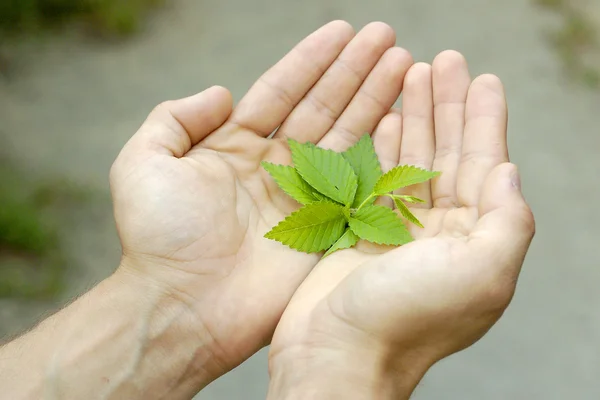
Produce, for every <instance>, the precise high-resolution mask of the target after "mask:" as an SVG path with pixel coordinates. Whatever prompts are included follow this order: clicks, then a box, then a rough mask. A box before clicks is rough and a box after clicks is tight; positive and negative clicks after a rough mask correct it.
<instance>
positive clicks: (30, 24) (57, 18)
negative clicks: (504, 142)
mask: <svg viewBox="0 0 600 400" xmlns="http://www.w3.org/2000/svg"><path fill="white" fill-rule="evenodd" d="M160 3H162V1H160V0H0V32H2V33H3V34H5V35H13V36H14V35H18V34H22V33H30V32H34V31H38V30H43V29H48V28H56V27H61V26H63V25H64V24H66V23H68V22H72V21H78V22H83V23H85V24H86V25H87V26H88V27H91V28H93V29H94V30H95V31H96V33H101V34H110V35H114V34H117V35H124V34H129V33H132V32H134V31H136V30H137V29H138V28H139V26H140V23H141V20H142V19H143V16H144V14H145V12H146V11H148V10H149V9H150V8H152V7H155V6H157V5H159V4H160Z"/></svg>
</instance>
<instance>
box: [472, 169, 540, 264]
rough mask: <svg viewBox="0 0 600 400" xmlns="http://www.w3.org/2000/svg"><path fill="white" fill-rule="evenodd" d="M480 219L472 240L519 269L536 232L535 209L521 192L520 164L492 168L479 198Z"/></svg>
mask: <svg viewBox="0 0 600 400" xmlns="http://www.w3.org/2000/svg"><path fill="white" fill-rule="evenodd" d="M479 216H480V217H479V221H478V222H477V224H476V225H475V228H474V229H473V231H472V232H471V234H470V235H469V239H470V240H469V242H470V244H472V245H474V246H481V247H480V249H479V250H480V251H481V250H483V253H482V254H486V255H488V256H489V257H490V259H493V260H494V262H495V263H497V265H498V267H499V268H509V269H511V270H510V271H498V272H507V273H511V272H513V273H518V271H519V270H520V268H521V265H522V264H523V260H524V258H525V254H526V253H527V250H528V248H529V245H530V243H531V240H532V239H533V236H534V234H535V221H534V218H533V213H532V212H531V209H530V208H529V206H528V205H527V202H526V201H525V198H524V197H523V194H522V193H521V180H520V176H519V172H518V170H517V167H516V166H515V165H513V164H510V163H503V164H500V165H498V166H497V167H496V168H494V169H493V170H492V172H490V174H489V175H488V177H487V178H486V181H485V183H484V187H483V192H482V194H481V198H480V199H479Z"/></svg>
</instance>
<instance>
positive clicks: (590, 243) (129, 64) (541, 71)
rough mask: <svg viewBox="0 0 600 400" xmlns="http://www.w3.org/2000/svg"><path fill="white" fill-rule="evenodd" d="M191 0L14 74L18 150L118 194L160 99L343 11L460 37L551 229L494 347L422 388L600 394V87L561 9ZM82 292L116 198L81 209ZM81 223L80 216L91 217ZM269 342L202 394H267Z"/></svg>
mask: <svg viewBox="0 0 600 400" xmlns="http://www.w3.org/2000/svg"><path fill="white" fill-rule="evenodd" d="M352 4H353V5H352V6H350V3H349V2H347V1H342V0H326V1H323V0H305V1H302V2H298V1H293V2H292V1H277V2H276V1H275V0H254V1H248V0H204V1H200V2H198V1H192V0H187V1H183V0H182V1H180V2H179V5H178V6H177V7H174V8H173V9H171V10H166V11H165V12H163V13H161V14H159V15H158V16H157V17H156V18H155V19H154V20H153V21H152V23H151V24H149V26H148V29H147V32H145V34H144V35H141V36H139V37H138V38H135V39H133V40H131V41H128V42H127V43H123V44H119V45H99V44H94V45H90V44H89V43H88V44H82V43H81V42H80V41H78V40H77V39H73V40H70V39H69V40H61V41H59V42H57V43H54V44H53V45H52V46H51V47H49V49H47V50H42V51H39V52H37V53H36V54H35V57H30V61H33V63H31V62H30V63H26V64H23V66H24V67H23V68H18V71H17V76H15V77H14V79H12V80H10V81H8V82H3V83H0V84H2V85H3V88H2V90H0V105H1V107H0V121H1V123H0V129H1V130H2V131H5V132H10V138H9V142H8V143H3V146H4V147H5V148H9V149H11V150H10V151H11V152H12V153H13V155H14V156H17V157H19V158H20V159H21V160H22V163H23V165H26V166H27V167H28V168H31V169H32V170H37V171H46V172H56V173H59V174H67V175H68V176H69V177H71V178H73V179H75V180H78V181H80V182H85V183H86V184H90V185H93V186H94V187H96V188H97V189H98V190H99V191H100V192H102V193H104V194H106V193H107V190H108V182H107V176H108V170H109V167H110V164H111V163H112V160H113V159H114V158H115V157H116V155H117V153H118V151H119V149H120V148H121V146H122V145H123V144H124V143H125V141H126V140H127V138H128V137H129V136H130V135H131V134H132V133H133V132H134V131H135V130H136V128H137V126H138V125H139V124H140V122H141V121H142V119H143V118H144V117H145V116H146V114H147V113H148V112H149V111H150V109H151V108H152V107H153V106H154V105H155V104H157V103H158V102H160V101H162V100H165V99H168V98H175V97H181V96H184V95H187V94H191V93H194V92H197V91H199V90H202V89H204V88H206V87H208V86H211V85H212V84H221V85H224V86H227V87H229V88H230V89H231V90H232V91H233V93H234V95H235V97H236V98H237V99H239V98H240V96H241V94H242V93H243V92H244V91H245V90H246V89H247V88H248V87H249V85H250V84H251V83H252V81H253V80H254V79H255V78H256V77H257V76H258V75H259V74H260V73H261V72H262V71H263V70H264V69H265V68H267V67H268V66H269V65H270V64H271V63H273V62H274V61H276V60H277V59H278V58H279V57H280V56H281V55H282V54H283V53H284V52H286V51H287V49H288V48H289V47H290V46H291V45H293V44H294V43H295V42H296V41H298V40H299V39H300V38H301V37H302V36H303V35H305V34H307V33H309V32H311V31H312V30H313V29H314V28H317V27H318V26H320V25H321V24H323V23H325V22H327V21H329V20H332V19H337V18H342V19H346V20H348V21H350V22H352V23H353V24H354V25H355V26H356V27H360V26H362V25H364V24H365V23H367V22H369V21H371V20H383V21H386V22H388V23H390V24H391V25H392V26H393V27H394V28H395V29H396V30H397V33H398V44H399V45H401V46H403V47H406V48H408V49H409V50H411V51H412V52H413V54H414V56H415V58H416V59H418V60H424V61H431V59H432V57H433V56H434V55H435V54H436V53H437V52H439V51H441V50H444V49H447V48H454V49H457V50H460V51H462V52H463V53H464V54H465V55H466V56H467V58H468V59H469V60H470V65H471V70H472V73H473V74H478V73H483V72H493V73H496V74H498V75H499V76H500V77H501V78H502V79H503V81H504V82H505V84H506V88H507V93H508V96H509V106H510V114H511V119H510V147H511V151H512V155H513V160H514V161H515V162H517V163H518V164H519V165H520V169H521V171H522V174H523V181H524V187H525V191H526V194H527V197H528V199H529V201H530V203H531V204H532V206H533V208H534V211H535V213H536V217H537V224H538V232H539V233H538V235H537V237H536V240H535V242H534V245H533V247H532V250H531V253H530V255H529V257H528V259H527V262H526V266H525V269H524V271H523V274H522V280H521V282H520V285H519V289H518V293H517V295H516V297H515V300H514V303H513V305H512V306H511V308H510V309H509V310H508V312H507V313H506V315H505V318H504V319H503V320H502V322H501V323H499V325H498V326H497V327H496V328H494V329H493V330H492V332H491V333H490V334H489V336H487V337H486V338H485V339H484V340H482V341H481V342H480V343H479V344H477V345H476V346H475V347H473V348H472V349H470V350H468V351H466V352H463V353H461V354H459V355H456V356H455V357H452V358H451V359H449V360H446V361H444V362H442V363H440V365H438V366H436V367H435V368H434V369H433V370H432V371H431V372H430V374H429V375H428V376H427V377H426V379H425V380H424V381H423V383H422V385H421V387H420V388H419V389H418V391H417V394H416V395H415V398H416V399H432V398H433V399H435V398H444V399H461V400H469V399H473V400H475V399H486V400H495V399H507V398H513V399H544V400H554V399H556V400H564V399H567V398H573V399H595V398H600V383H598V382H599V381H598V379H597V378H598V376H600V351H597V349H598V348H599V346H600V313H599V312H598V311H597V310H598V305H599V304H600V291H598V290H597V287H598V283H599V282H600V269H599V268H598V265H600V256H598V254H597V252H595V251H594V250H595V247H596V246H597V243H598V242H600V228H599V226H600V214H599V213H598V212H597V205H598V204H600V183H595V182H598V179H599V178H598V171H600V168H599V167H600V160H599V159H598V158H597V151H598V150H597V149H598V148H599V146H600V135H598V126H597V124H598V117H597V116H598V107H599V105H600V97H599V96H598V95H597V94H595V93H593V92H591V91H589V90H587V89H585V88H582V87H579V86H576V85H573V84H570V83H568V80H567V79H565V78H564V77H563V76H561V69H560V67H559V62H558V60H557V58H556V55H555V54H554V53H553V52H552V51H551V50H550V49H549V47H548V46H547V45H546V42H545V40H544V35H543V32H544V31H545V30H546V29H547V28H551V27H552V26H554V25H556V23H557V19H556V17H555V16H552V15H551V14H549V13H546V12H543V11H541V10H539V9H537V8H534V7H533V6H531V5H529V3H528V2H524V1H522V0H504V1H497V0H462V1H452V2H450V1H446V0H430V1H427V2H425V1H416V0H411V1H403V2H399V1H396V2H391V1H388V0H374V1H370V2H360V3H352ZM74 217H77V218H79V219H77V218H75V222H73V223H72V224H70V225H69V227H70V228H69V229H70V230H68V234H67V236H66V239H67V240H68V241H69V244H70V248H71V249H72V253H73V257H74V260H75V264H74V266H72V268H73V270H74V271H75V272H76V274H75V275H74V279H73V283H72V285H71V288H70V293H69V294H71V295H72V294H76V293H79V292H81V291H82V290H83V289H84V288H85V287H86V286H88V285H90V284H91V283H93V282H95V281H96V280H98V279H101V278H102V277H103V276H106V275H107V274H109V273H110V271H111V270H112V269H113V268H114V267H115V266H116V263H117V260H118V255H119V248H118V243H117V241H116V238H115V235H114V232H113V228H112V220H111V218H112V217H111V214H110V202H109V200H108V199H107V198H106V197H104V198H103V199H101V200H98V204H97V205H96V206H95V208H94V214H89V213H88V212H82V215H78V216H74ZM76 221H78V222H76ZM0 307H1V308H0V318H1V321H2V322H1V329H2V331H3V332H8V331H15V330H17V329H19V328H20V327H24V326H27V325H29V324H30V323H31V322H32V321H33V320H34V319H35V318H36V316H37V315H38V314H39V313H40V312H41V311H42V310H43V309H45V307H46V306H45V305H35V304H14V303H11V304H9V302H3V303H0ZM265 354H266V353H265V352H262V353H261V354H259V355H258V356H256V357H255V358H253V359H252V360H250V361H249V362H247V363H246V364H244V365H243V366H242V367H240V368H239V369H238V370H236V371H234V372H233V373H232V374H230V375H228V376H227V377H226V378H224V379H221V380H219V381H217V382H215V383H214V384H213V385H211V386H210V387H209V388H208V389H207V390H206V391H205V392H203V394H202V395H200V396H199V398H200V399H214V400H216V399H237V398H240V399H241V398H243V399H262V398H264V396H265V392H266V382H267V374H266V357H265Z"/></svg>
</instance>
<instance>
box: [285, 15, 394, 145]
mask: <svg viewBox="0 0 600 400" xmlns="http://www.w3.org/2000/svg"><path fill="white" fill-rule="evenodd" d="M395 40H396V36H395V33H394V30H393V29H392V28H390V27H389V26H388V25H386V24H383V23H380V22H375V23H371V24H369V25H367V26H366V27H365V28H363V29H362V30H361V31H360V32H359V33H358V34H357V35H356V37H355V38H354V39H352V41H351V42H350V43H349V44H348V45H347V46H346V48H345V49H344V50H343V51H342V53H341V54H340V56H339V57H338V58H337V59H336V60H335V61H334V63H333V64H332V65H331V67H330V68H329V69H328V70H327V72H326V73H325V74H324V75H323V77H322V78H321V79H320V80H319V81H318V82H317V83H316V84H315V86H314V87H313V88H312V89H311V90H310V91H309V92H308V94H307V95H306V97H305V98H304V99H303V100H302V101H300V103H299V104H298V106H296V108H295V109H294V110H293V111H292V113H291V114H290V115H289V116H288V117H287V119H286V120H285V122H284V123H283V125H282V126H281V127H280V128H279V129H278V130H277V133H276V134H275V136H276V137H288V138H292V139H295V140H297V141H299V142H302V143H303V142H307V141H310V142H313V143H316V142H318V141H319V140H320V139H321V138H322V137H323V135H325V133H326V132H327V131H328V130H329V129H330V128H331V127H332V126H333V124H334V123H335V121H336V120H337V119H338V117H339V116H340V115H341V114H342V112H343V111H344V109H345V108H346V106H347V105H348V103H350V101H351V100H352V98H353V97H354V95H355V93H356V91H357V90H358V89H359V88H360V86H361V85H362V83H363V81H364V80H365V78H366V77H367V75H368V74H369V73H370V72H371V70H372V69H373V67H375V65H376V64H377V62H378V61H379V59H380V58H381V56H382V55H383V53H384V52H385V51H386V50H387V49H389V48H390V47H392V46H393V45H394V42H395Z"/></svg>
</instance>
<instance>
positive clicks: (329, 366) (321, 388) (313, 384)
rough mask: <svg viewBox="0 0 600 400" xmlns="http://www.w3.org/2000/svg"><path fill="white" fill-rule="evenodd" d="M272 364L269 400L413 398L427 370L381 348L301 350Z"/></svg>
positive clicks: (397, 399)
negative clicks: (393, 355) (413, 393)
mask: <svg viewBox="0 0 600 400" xmlns="http://www.w3.org/2000/svg"><path fill="white" fill-rule="evenodd" d="M295 353H296V354H294V352H288V353H287V354H285V355H281V356H280V357H276V358H275V359H273V360H271V362H270V375H271V382H270V385H269V394H268V397H267V399H268V400H295V399H314V400H319V399H324V400H325V399H348V400H354V399H356V400H359V399H360V400H363V399H364V400H367V399H378V400H385V399H394V400H403V399H408V398H410V396H411V394H412V392H413V390H414V389H415V387H416V386H417V384H418V383H419V381H420V380H421V379H422V378H423V375H424V374H425V372H426V367H424V366H422V365H421V364H420V363H415V365H414V367H407V366H406V365H407V360H400V359H399V358H390V357H389V353H388V354H385V353H383V352H380V351H379V349H375V348H373V349H365V350H364V351H361V350H360V349H359V348H356V349H348V350H343V349H335V350H333V349H332V348H330V347H328V348H322V349H312V350H306V349H298V350H297V351H295Z"/></svg>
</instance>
